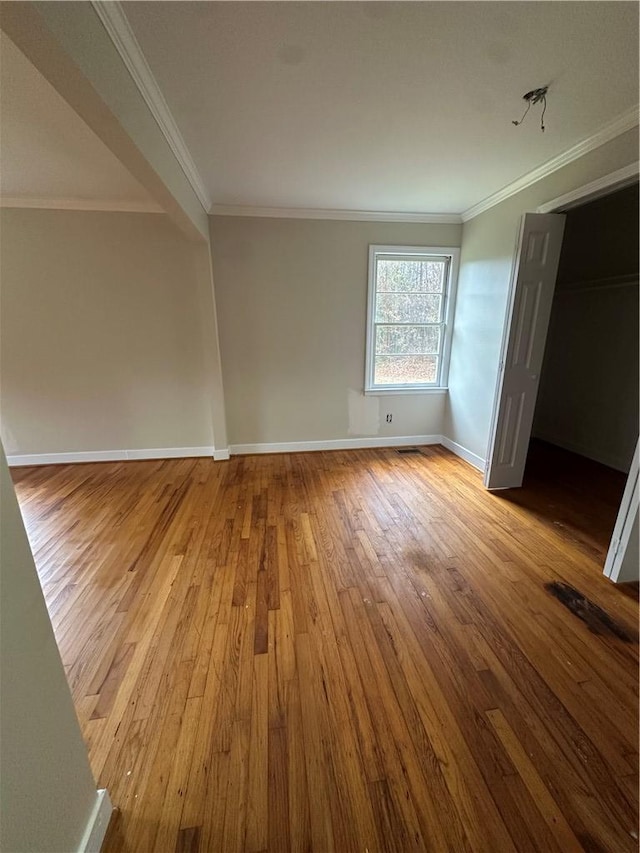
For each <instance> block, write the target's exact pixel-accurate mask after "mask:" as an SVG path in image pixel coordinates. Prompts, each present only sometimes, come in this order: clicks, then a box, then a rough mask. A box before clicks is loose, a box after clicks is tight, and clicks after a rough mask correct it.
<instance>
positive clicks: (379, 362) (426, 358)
mask: <svg viewBox="0 0 640 853" xmlns="http://www.w3.org/2000/svg"><path fill="white" fill-rule="evenodd" d="M437 376H438V356H437V355H378V356H376V360H375V367H374V376H373V381H374V384H376V385H404V384H407V385H408V384H414V383H422V382H435V381H436V378H437Z"/></svg>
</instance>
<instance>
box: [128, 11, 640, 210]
mask: <svg viewBox="0 0 640 853" xmlns="http://www.w3.org/2000/svg"><path fill="white" fill-rule="evenodd" d="M123 9H124V12H125V14H126V16H127V18H128V20H129V22H130V24H131V27H132V29H133V31H134V33H135V35H136V37H137V39H138V41H139V43H140V46H141V48H142V51H143V53H144V55H145V57H146V60H147V62H148V63H149V65H150V67H151V70H152V71H153V74H154V76H155V78H156V80H157V82H158V84H159V86H160V89H161V90H162V93H163V95H164V97H165V99H166V101H167V103H168V105H169V107H170V110H171V112H172V114H173V117H174V118H175V120H176V123H177V125H178V127H179V129H180V131H181V133H182V136H183V137H184V140H185V142H186V144H187V147H188V149H189V151H190V153H191V155H192V157H193V159H194V161H195V163H196V166H197V169H198V171H199V173H200V175H201V177H202V179H203V182H204V185H205V187H206V189H207V191H208V194H209V195H210V197H211V198H212V200H213V202H214V204H217V205H241V206H250V207H255V206H258V207H285V208H292V207H293V208H296V207H297V208H323V209H327V208H329V209H346V210H368V211H398V212H407V211H416V212H421V211H424V212H433V213H459V212H462V211H464V210H466V209H467V208H469V207H470V206H472V205H474V204H475V203H477V202H479V201H480V200H482V199H484V198H486V197H487V196H489V195H491V194H492V193H494V192H496V191H497V190H499V189H501V188H502V187H504V186H505V185H507V184H509V183H511V182H512V181H514V180H515V179H517V178H519V177H520V176H522V175H523V174H525V173H527V172H529V171H530V170H532V169H534V168H535V167H538V166H540V165H541V164H542V163H544V162H546V161H548V160H549V159H551V158H553V157H555V156H557V155H559V154H561V153H562V152H564V151H566V150H567V149H568V148H570V147H571V146H573V145H575V144H577V143H578V142H581V141H582V140H583V139H585V138H587V137H589V136H590V135H592V134H594V133H595V132H596V131H598V130H599V129H600V128H602V127H603V126H604V125H606V124H607V123H608V122H611V121H612V120H613V119H615V118H617V117H618V116H620V115H621V114H622V113H624V112H625V111H627V110H629V109H630V108H632V107H633V106H634V105H636V104H637V102H638V6H637V4H636V3H632V2H624V3H618V2H475V3H465V2H447V3H445V2H409V3H405V2H392V3H386V2H373V3H369V2H282V3H280V2H263V3H243V2H195V3H192V2H127V3H124V4H123ZM545 84H549V87H550V89H549V98H548V109H547V114H546V121H545V123H546V132H545V133H542V132H541V131H540V128H539V109H538V108H537V107H535V108H533V109H532V110H531V112H530V114H529V115H528V116H527V119H526V121H525V122H524V124H523V125H522V126H520V127H514V126H513V124H512V120H513V119H519V118H520V117H521V114H522V112H523V107H524V106H525V104H524V101H523V100H522V95H523V94H524V93H525V92H527V91H528V90H530V89H532V88H535V87H538V86H542V85H545Z"/></svg>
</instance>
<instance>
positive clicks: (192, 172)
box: [91, 0, 211, 212]
mask: <svg viewBox="0 0 640 853" xmlns="http://www.w3.org/2000/svg"><path fill="white" fill-rule="evenodd" d="M91 5H92V6H93V8H94V9H95V12H96V14H97V15H98V17H99V18H100V20H101V21H102V24H103V26H104V28H105V29H106V31H107V33H108V34H109V37H110V38H111V41H112V42H113V44H114V46H115V48H116V50H117V51H118V53H119V54H120V57H121V59H122V61H123V62H124V64H125V65H126V66H127V69H128V71H129V73H130V74H131V76H132V78H133V80H134V82H135V84H136V86H137V87H138V90H139V91H140V94H141V95H142V97H143V98H144V101H145V103H146V105H147V106H148V107H149V109H150V110H151V113H152V115H153V117H154V118H155V120H156V122H157V123H158V127H159V128H160V130H161V131H162V134H163V136H164V138H165V139H166V140H167V142H168V144H169V147H170V148H171V150H172V151H173V153H174V155H175V157H176V160H177V161H178V163H179V164H180V166H181V168H182V171H183V172H184V174H185V175H186V178H187V180H188V181H189V183H190V184H191V188H192V189H193V191H194V193H195V194H196V196H197V197H198V200H199V201H200V204H201V205H202V207H203V208H204V210H205V211H207V212H208V211H209V208H210V207H211V199H210V198H209V193H208V192H207V189H206V187H205V185H204V182H203V180H202V177H201V176H200V173H199V172H198V168H197V166H196V164H195V163H194V161H193V158H192V156H191V154H190V153H189V149H188V148H187V144H186V142H185V141H184V139H183V138H182V134H181V133H180V130H179V128H178V125H177V124H176V121H175V119H174V117H173V115H172V114H171V110H170V109H169V105H168V104H167V102H166V100H165V98H164V95H163V94H162V91H161V89H160V86H159V85H158V83H157V81H156V78H155V77H154V76H153V72H152V71H151V68H150V67H149V63H148V62H147V60H146V59H145V56H144V53H143V52H142V48H141V47H140V45H139V43H138V40H137V38H136V37H135V34H134V32H133V30H132V29H131V25H130V24H129V21H128V20H127V17H126V15H125V13H124V10H123V8H122V4H121V3H119V2H117V0H109V2H100V0H91Z"/></svg>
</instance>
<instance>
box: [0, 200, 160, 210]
mask: <svg viewBox="0 0 640 853" xmlns="http://www.w3.org/2000/svg"><path fill="white" fill-rule="evenodd" d="M0 207H2V208H5V207H7V208H9V207H11V208H16V207H18V208H29V209H32V210H93V211H103V212H107V213H164V211H163V210H162V208H161V207H160V205H159V204H156V203H155V202H153V201H149V202H144V201H120V200H117V199H116V200H104V199H90V198H33V197H26V196H2V197H0Z"/></svg>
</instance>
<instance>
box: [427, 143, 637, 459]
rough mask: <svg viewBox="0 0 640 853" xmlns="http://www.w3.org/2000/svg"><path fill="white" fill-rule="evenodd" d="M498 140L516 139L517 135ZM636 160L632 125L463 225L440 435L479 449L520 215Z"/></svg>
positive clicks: (475, 450) (492, 389) (483, 439)
mask: <svg viewBox="0 0 640 853" xmlns="http://www.w3.org/2000/svg"><path fill="white" fill-rule="evenodd" d="M505 144H517V139H516V137H513V138H512V139H511V140H510V141H509V142H508V143H507V142H505ZM637 159H638V132H637V128H636V129H634V130H631V131H628V132H627V133H625V134H623V135H622V136H619V137H617V138H616V139H614V140H612V141H611V142H609V143H607V144H606V145H603V146H601V147H600V148H597V149H596V150H594V151H592V152H590V153H589V154H586V155H585V156H584V157H581V158H580V159H579V160H575V161H574V162H573V163H570V164H569V165H568V166H565V167H564V168H562V169H559V170H558V171H557V172H554V173H553V174H551V175H549V176H548V177H546V178H544V179H542V180H541V181H538V182H537V183H536V184H534V185H532V186H531V187H528V188H527V189H525V190H523V191H522V192H520V193H517V194H516V195H514V196H512V197H511V198H509V199H507V200H506V201H504V202H502V203H500V204H498V205H496V206H495V207H493V208H491V209H490V210H488V211H486V212H485V213H482V214H480V215H479V216H477V217H475V218H474V219H471V220H469V221H468V222H466V223H465V224H464V228H463V237H462V252H461V259H460V264H461V266H460V279H459V284H458V299H457V306H456V317H455V325H454V334H453V345H452V356H451V369H450V373H449V397H448V398H447V404H446V409H445V416H444V426H443V433H444V435H445V436H447V437H448V438H449V439H451V440H452V441H455V442H457V443H458V444H460V445H462V446H463V447H465V448H467V449H468V450H469V451H471V452H472V453H475V454H477V455H478V456H480V457H483V458H484V457H485V456H486V449H487V443H488V438H489V426H490V420H491V413H492V407H493V401H494V395H495V388H496V380H497V375H498V361H499V356H500V348H501V344H502V336H503V331H504V325H505V312H506V305H507V295H508V290H509V282H510V277H511V268H512V262H513V257H514V254H515V248H516V237H517V232H518V226H519V223H520V219H521V217H522V214H523V213H524V212H526V211H535V209H536V207H537V206H538V205H540V204H543V203H544V202H546V201H550V200H551V199H553V198H556V197H557V196H560V195H562V194H563V193H566V192H569V191H570V190H572V189H575V188H577V187H579V186H582V185H583V184H586V183H588V182H589V181H592V180H595V179H596V178H599V177H601V176H603V175H606V174H608V173H609V172H613V171H615V170H616V169H620V168H622V167H623V166H626V165H628V164H629V163H633V162H635V161H636V160H637ZM480 167H481V163H480Z"/></svg>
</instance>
